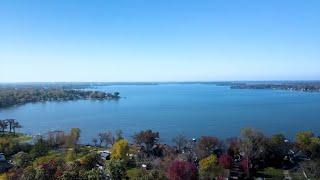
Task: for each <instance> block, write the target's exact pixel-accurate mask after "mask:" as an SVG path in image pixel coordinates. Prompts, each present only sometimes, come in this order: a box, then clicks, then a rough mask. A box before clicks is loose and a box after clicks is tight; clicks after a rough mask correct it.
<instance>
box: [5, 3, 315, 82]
mask: <svg viewBox="0 0 320 180" xmlns="http://www.w3.org/2000/svg"><path fill="white" fill-rule="evenodd" d="M217 80H219V81H223V80H320V0H101V1H94V0H37V1H36V0H20V1H18V0H1V1H0V82H44V81H45V82H56V81H59V82H61V81H63V82H69V81H100V82H101V81H217Z"/></svg>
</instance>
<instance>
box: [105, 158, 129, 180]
mask: <svg viewBox="0 0 320 180" xmlns="http://www.w3.org/2000/svg"><path fill="white" fill-rule="evenodd" d="M105 172H106V174H107V176H108V177H109V178H110V179H123V178H125V177H126V165H125V162H124V161H123V160H118V159H111V160H110V161H107V162H106V165H105Z"/></svg>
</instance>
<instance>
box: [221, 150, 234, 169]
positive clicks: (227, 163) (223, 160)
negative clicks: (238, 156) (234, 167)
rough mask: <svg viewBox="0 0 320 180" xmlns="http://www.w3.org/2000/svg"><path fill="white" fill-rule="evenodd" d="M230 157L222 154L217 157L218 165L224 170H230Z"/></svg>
mask: <svg viewBox="0 0 320 180" xmlns="http://www.w3.org/2000/svg"><path fill="white" fill-rule="evenodd" d="M231 163H232V157H231V156H230V155H229V154H223V155H221V156H220V157H219V165H220V166H222V167H223V168H225V169H230V168H231Z"/></svg>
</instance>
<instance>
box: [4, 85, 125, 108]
mask: <svg viewBox="0 0 320 180" xmlns="http://www.w3.org/2000/svg"><path fill="white" fill-rule="evenodd" d="M119 94H120V93H119V92H113V93H106V92H102V91H87V90H79V89H77V90H75V89H67V88H55V87H51V88H38V87H28V88H0V108H4V107H10V106H14V105H20V104H26V103H35V102H46V101H70V100H81V99H93V100H118V99H119V98H120V96H119Z"/></svg>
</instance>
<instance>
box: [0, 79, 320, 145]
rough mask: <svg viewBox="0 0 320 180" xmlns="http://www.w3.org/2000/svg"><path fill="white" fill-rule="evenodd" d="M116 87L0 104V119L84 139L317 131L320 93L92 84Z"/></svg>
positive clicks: (165, 139)
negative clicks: (83, 95) (92, 94)
mask: <svg viewBox="0 0 320 180" xmlns="http://www.w3.org/2000/svg"><path fill="white" fill-rule="evenodd" d="M95 89H97V90H101V91H108V92H110V91H119V92H120V93H121V96H122V97H124V98H122V99H120V100H118V101H94V100H79V101H68V102H46V103H35V104H26V105H22V106H16V107H12V108H7V109H1V110H0V119H4V118H15V119H17V120H19V121H20V122H21V124H22V125H23V129H21V130H20V131H22V132H25V133H29V134H38V133H45V132H47V131H49V130H56V129H60V130H69V129H70V128H72V127H79V128H80V129H81V131H82V134H81V135H82V137H81V138H82V139H81V140H82V142H91V139H92V138H93V137H95V136H96V135H97V134H98V133H99V132H102V131H108V130H110V131H114V130H116V129H122V130H123V132H124V133H125V136H126V137H127V138H129V139H130V137H131V136H132V135H133V134H134V132H138V131H140V130H143V129H148V128H150V129H153V130H155V131H159V132H160V137H161V141H162V142H165V143H170V142H171V139H172V137H174V136H176V135H178V134H181V133H182V134H185V135H186V136H188V137H199V136H200V135H213V136H217V137H220V138H227V137H232V136H239V134H240V130H241V128H244V127H253V128H256V129H260V130H262V131H263V132H265V133H266V134H269V135H270V134H273V133H283V134H285V135H286V136H287V137H289V138H293V137H294V136H295V133H296V132H297V131H301V130H312V131H314V132H316V133H317V132H319V131H320V93H304V92H291V91H278V90H244V89H230V88H229V87H227V86H215V85H208V84H160V85H117V86H100V87H95Z"/></svg>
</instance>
